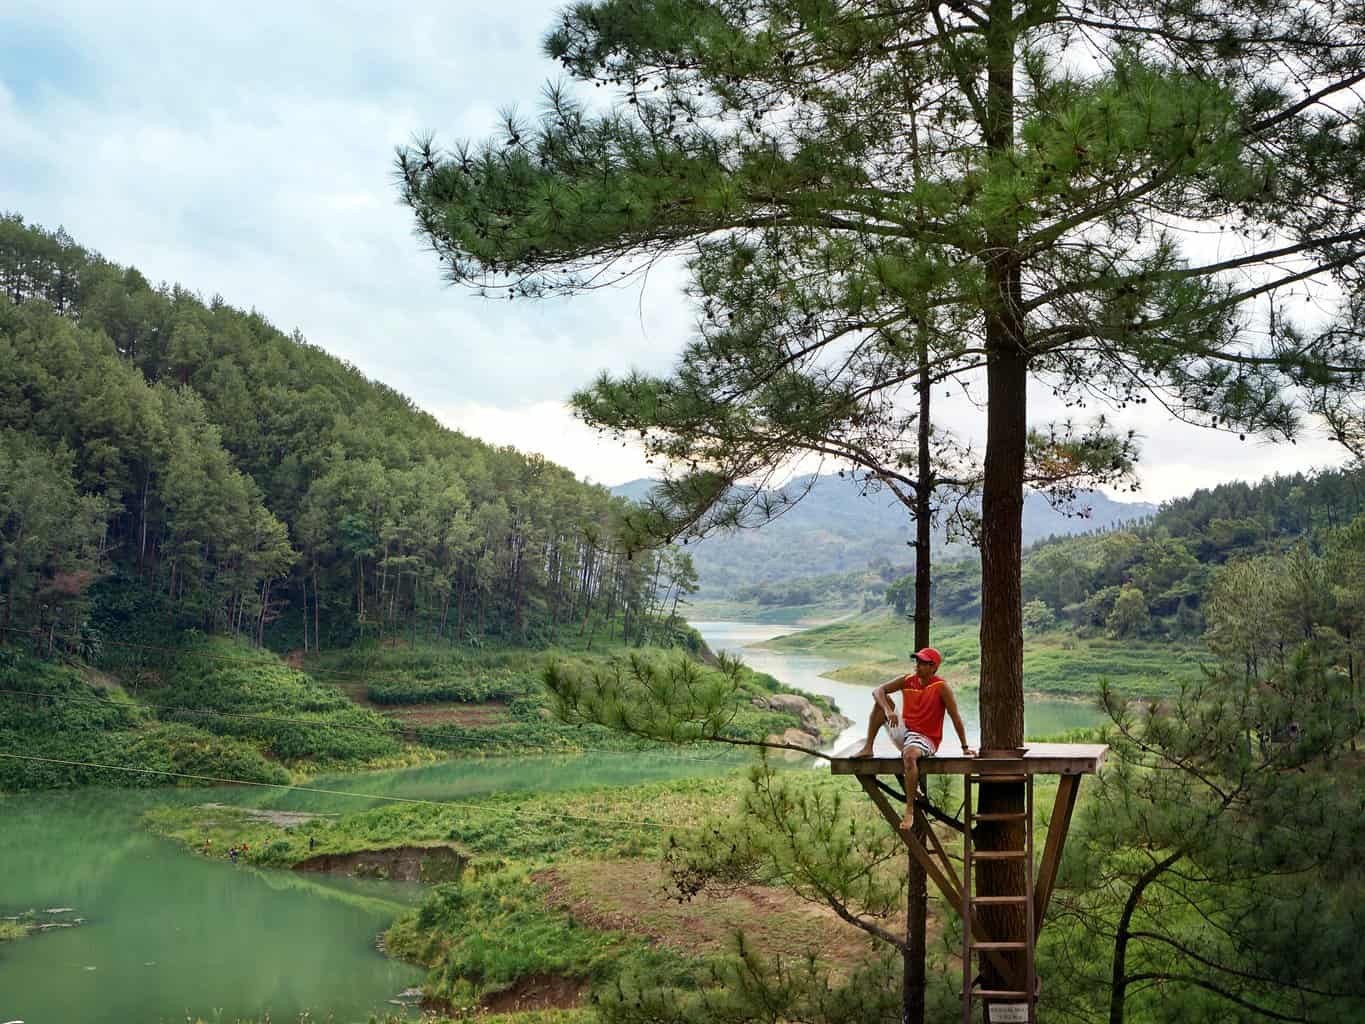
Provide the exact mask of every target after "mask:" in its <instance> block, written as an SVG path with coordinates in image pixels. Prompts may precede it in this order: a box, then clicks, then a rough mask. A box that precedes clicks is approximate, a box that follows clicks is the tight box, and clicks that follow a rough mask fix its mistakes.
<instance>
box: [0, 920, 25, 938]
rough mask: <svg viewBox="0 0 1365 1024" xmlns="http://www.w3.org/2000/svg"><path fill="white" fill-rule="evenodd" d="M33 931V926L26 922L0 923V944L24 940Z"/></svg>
mask: <svg viewBox="0 0 1365 1024" xmlns="http://www.w3.org/2000/svg"><path fill="white" fill-rule="evenodd" d="M32 931H33V928H32V926H31V925H29V924H27V923H25V922H24V921H0V942H13V941H14V940H15V939H22V938H24V937H26V936H27V935H28V934H29V933H30V932H32Z"/></svg>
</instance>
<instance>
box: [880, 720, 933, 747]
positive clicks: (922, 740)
mask: <svg viewBox="0 0 1365 1024" xmlns="http://www.w3.org/2000/svg"><path fill="white" fill-rule="evenodd" d="M883 728H885V729H886V735H887V736H889V737H891V742H892V743H894V744H895V745H896V749H897V750H899V751H900V752H901V753H902V754H903V753H905V748H906V747H917V748H919V751H920V753H922V754H923V755H924V756H925V757H933V756H934V754H935V753H937V752H938V748H937V747H936V746H934V741H933V740H931V739H930V738H929V737H928V736H926V735H924V734H923V733H921V732H915V731H914V730H913V729H907V728H906V727H905V723H904V722H902V721H901V720H900V719H899V718H897V719H895V720H893V721H889V722H887V723H886V724H885V726H883Z"/></svg>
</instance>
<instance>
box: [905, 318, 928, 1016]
mask: <svg viewBox="0 0 1365 1024" xmlns="http://www.w3.org/2000/svg"><path fill="white" fill-rule="evenodd" d="M918 354H919V424H918V426H919V431H918V435H919V436H918V449H919V450H918V452H917V457H916V477H915V608H914V620H915V650H917V651H918V650H919V649H920V648H923V647H928V646H929V622H930V606H929V600H930V593H931V584H932V582H933V563H932V561H931V557H932V553H931V552H930V550H929V544H930V540H931V536H930V525H931V524H930V515H931V514H932V508H931V506H930V501H929V499H930V495H931V494H932V492H933V487H934V471H933V465H932V464H931V463H930V461H929V389H930V383H929V337H928V335H927V333H925V332H924V331H923V330H921V331H920V336H919V353H918ZM915 795H916V794H914V793H911V792H909V790H907V791H906V794H905V799H906V800H914V799H915ZM927 827H928V825H927V822H926V821H925V819H924V817H923V816H920V817H917V818H916V819H915V827H914V834H915V837H916V838H917V839H918V840H919V841H920V842H921V844H922V843H923V842H924V841H925V839H927V838H928V837H927V836H926V835H925V834H924V832H925V828H927ZM906 864H907V868H906V871H907V885H906V895H905V947H906V948H905V952H904V953H903V954H902V955H901V1003H902V1021H903V1024H924V1010H925V1007H924V984H925V977H926V974H925V957H926V952H927V943H926V937H925V923H926V918H927V917H928V914H929V886H928V881H927V878H926V876H925V872H924V868H923V866H922V865H921V864H920V862H919V861H917V860H915V858H914V857H906Z"/></svg>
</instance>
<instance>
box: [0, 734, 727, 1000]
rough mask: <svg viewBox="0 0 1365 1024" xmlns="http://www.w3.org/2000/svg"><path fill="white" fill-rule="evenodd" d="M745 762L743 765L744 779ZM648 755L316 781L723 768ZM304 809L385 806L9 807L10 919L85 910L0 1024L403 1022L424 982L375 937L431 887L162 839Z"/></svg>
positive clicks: (387, 782) (324, 799) (512, 781)
mask: <svg viewBox="0 0 1365 1024" xmlns="http://www.w3.org/2000/svg"><path fill="white" fill-rule="evenodd" d="M733 763H734V762H733V761H731V762H729V764H730V765H731V766H732V765H733ZM721 767H722V766H720V765H714V764H708V763H706V762H701V761H688V760H681V759H676V758H664V757H647V756H642V755H629V756H619V755H608V754H605V753H603V754H595V755H593V756H590V757H553V758H551V757H541V758H490V759H488V760H479V761H463V762H446V763H443V764H437V765H431V766H428V767H423V768H417V769H408V770H402V771H392V772H376V773H373V774H368V775H361V776H354V775H353V776H339V777H333V778H324V779H319V780H317V781H316V782H314V783H312V785H314V786H317V787H319V788H324V789H337V790H346V791H348V792H361V793H368V794H372V795H373V796H375V797H380V796H404V797H417V798H421V799H432V800H459V799H462V798H469V797H474V796H478V795H482V794H487V793H493V792H510V791H519V790H534V791H538V792H544V791H547V790H554V789H566V788H572V787H575V786H581V785H588V784H600V785H612V784H621V785H631V784H635V783H638V782H644V781H651V780H654V779H663V778H674V777H678V776H683V775H697V774H702V773H706V772H713V771H718V770H721ZM172 802H182V803H194V804H200V803H209V802H217V803H231V804H240V805H249V806H258V807H279V808H291V809H298V810H315V811H341V810H356V809H359V808H364V807H366V806H371V805H375V804H378V803H380V802H382V801H380V800H378V799H374V800H363V799H355V798H352V797H346V796H339V795H326V794H318V793H307V792H297V791H282V790H268V789H255V788H215V789H194V790H175V789H165V790H153V791H147V790H121V789H114V790H98V789H90V790H82V791H79V792H75V793H36V794H28V795H24V796H17V797H12V798H7V799H0V822H3V825H0V916H3V915H9V914H17V913H21V912H24V911H27V910H30V909H37V910H42V909H45V908H49V907H71V908H73V910H72V912H71V913H70V914H69V915H63V916H65V917H69V918H74V917H83V918H86V919H87V920H86V923H84V924H82V925H81V926H79V927H75V928H64V929H54V930H52V931H47V932H44V933H42V934H40V935H35V936H33V937H31V938H27V939H23V940H20V941H18V942H9V943H5V944H3V945H0V1020H2V1021H10V1020H23V1021H27V1022H28V1024H141V1022H159V1021H172V1020H174V1021H177V1022H180V1021H184V1020H185V1019H186V1018H187V1017H188V1018H189V1019H191V1020H192V1019H194V1017H196V1016H200V1017H203V1018H204V1019H205V1020H208V1021H215V1020H219V1019H221V1020H227V1021H231V1020H235V1019H237V1018H238V1017H239V1016H240V1017H249V1016H260V1017H263V1016H264V1014H265V1013H267V1012H269V1013H270V1014H271V1016H272V1018H273V1019H274V1020H276V1021H292V1020H294V1019H295V1018H296V1016H297V1015H298V1013H299V1012H300V1011H302V1010H310V1011H311V1012H312V1018H313V1019H314V1020H319V1021H326V1020H335V1022H336V1024H346V1022H350V1021H364V1020H366V1019H367V1018H368V1015H369V1014H370V1013H371V1012H375V1011H377V1012H382V1011H384V1010H389V1011H397V1010H398V1007H396V1006H392V1005H389V1003H388V1000H389V999H391V998H392V997H393V996H394V995H396V994H397V993H399V992H401V991H402V990H403V989H405V988H407V987H409V986H411V985H415V984H418V983H419V982H420V980H421V978H422V974H423V972H422V971H420V970H419V969H417V968H415V967H412V966H409V965H407V964H402V963H398V962H396V961H393V960H389V959H387V958H385V957H384V956H382V955H381V954H380V953H379V952H378V950H377V949H376V948H375V938H376V936H377V935H378V933H379V932H380V931H381V930H382V929H384V928H386V927H387V926H388V925H389V923H390V922H391V921H392V920H393V918H394V917H395V916H396V915H397V914H398V913H400V912H401V911H402V910H403V909H404V907H405V906H407V905H409V904H410V903H411V902H412V901H414V900H415V899H416V898H418V897H419V895H420V888H419V887H418V886H415V885H405V884H402V883H395V882H376V881H362V880H351V879H344V878H330V877H327V876H319V875H308V876H306V877H305V876H300V875H296V874H294V873H292V872H283V871H261V870H257V869H254V868H251V867H248V866H246V865H245V864H242V865H237V866H233V865H231V864H228V863H227V862H226V861H224V860H207V859H204V858H201V857H196V856H192V855H190V854H188V853H186V852H184V851H183V850H181V849H180V848H179V847H177V846H176V845H175V844H172V843H170V842H168V841H165V840H161V839H157V838H155V837H153V836H151V835H148V834H147V833H146V832H145V831H144V830H143V828H142V823H141V817H142V814H143V812H144V811H146V810H147V809H148V808H150V807H152V806H155V805H157V804H166V803H172Z"/></svg>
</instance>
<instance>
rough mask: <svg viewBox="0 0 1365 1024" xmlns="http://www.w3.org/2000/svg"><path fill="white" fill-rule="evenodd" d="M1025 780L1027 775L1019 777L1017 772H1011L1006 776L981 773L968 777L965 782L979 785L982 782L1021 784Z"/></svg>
mask: <svg viewBox="0 0 1365 1024" xmlns="http://www.w3.org/2000/svg"><path fill="white" fill-rule="evenodd" d="M1027 778H1028V776H1027V775H1020V774H1018V773H1017V772H1011V773H1010V774H1008V775H1006V774H1004V773H1003V772H1002V773H1000V774H996V773H995V772H982V773H980V774H978V775H968V776H967V781H968V782H975V783H977V784H978V785H980V784H981V783H982V782H1023V781H1024V780H1025V779H1027Z"/></svg>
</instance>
